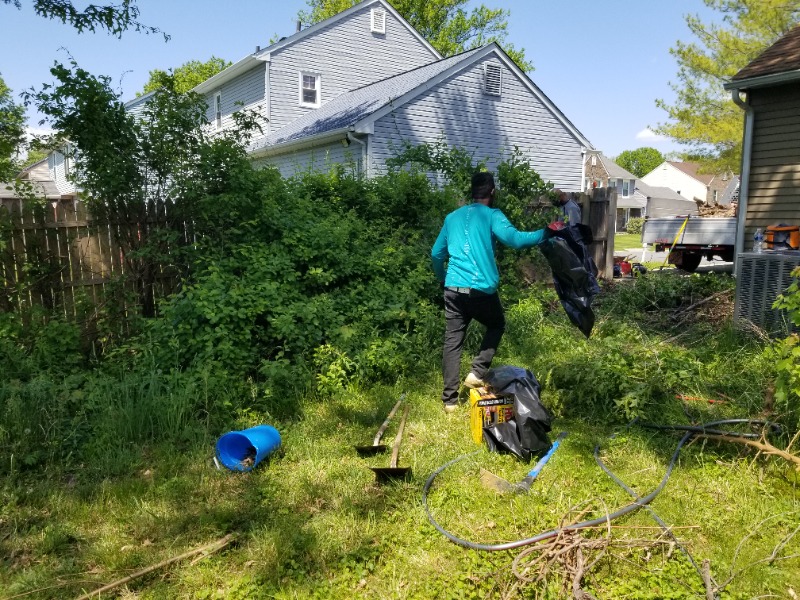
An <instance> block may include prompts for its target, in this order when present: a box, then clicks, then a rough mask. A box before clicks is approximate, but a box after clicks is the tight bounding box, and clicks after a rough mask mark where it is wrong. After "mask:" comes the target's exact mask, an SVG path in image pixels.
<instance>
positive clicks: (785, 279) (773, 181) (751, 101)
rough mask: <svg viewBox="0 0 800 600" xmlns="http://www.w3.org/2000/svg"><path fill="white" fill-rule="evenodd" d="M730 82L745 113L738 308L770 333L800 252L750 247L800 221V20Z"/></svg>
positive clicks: (738, 313)
mask: <svg viewBox="0 0 800 600" xmlns="http://www.w3.org/2000/svg"><path fill="white" fill-rule="evenodd" d="M725 88H726V89H727V90H730V92H731V95H732V97H733V101H734V102H736V104H738V105H739V106H740V107H741V108H742V109H743V110H744V117H745V118H744V138H743V143H742V181H741V186H740V188H739V221H738V227H737V234H736V253H737V260H736V279H737V290H736V309H735V311H736V312H735V314H736V317H737V319H747V320H751V321H753V322H755V323H756V324H759V325H761V326H762V327H764V328H765V329H767V330H770V331H771V330H774V329H775V328H777V327H778V326H779V325H780V320H781V319H782V316H780V315H776V312H777V311H773V310H772V309H771V305H772V302H773V301H774V300H775V295H776V294H777V293H779V292H781V291H783V290H784V289H785V288H786V286H787V285H788V284H789V283H790V282H791V280H792V279H791V276H790V274H791V270H792V268H793V267H795V266H798V265H800V253H797V252H780V253H778V252H764V253H761V254H756V253H753V252H748V251H749V250H751V244H752V240H753V234H754V232H755V230H756V228H761V229H762V230H764V229H765V228H766V227H768V226H770V225H777V224H780V223H786V224H789V225H800V25H799V26H795V27H794V28H793V29H792V30H790V31H789V32H788V33H787V34H786V35H784V36H783V37H782V38H780V39H779V40H778V41H777V42H775V43H774V44H773V45H772V46H770V47H769V48H767V49H766V50H765V51H764V52H763V53H762V54H761V55H760V56H758V57H757V58H756V59H755V60H753V61H752V62H751V63H750V64H748V65H747V66H746V67H744V68H743V69H742V70H740V71H739V72H738V73H737V74H736V75H734V76H733V78H732V79H731V81H730V82H728V83H726V84H725Z"/></svg>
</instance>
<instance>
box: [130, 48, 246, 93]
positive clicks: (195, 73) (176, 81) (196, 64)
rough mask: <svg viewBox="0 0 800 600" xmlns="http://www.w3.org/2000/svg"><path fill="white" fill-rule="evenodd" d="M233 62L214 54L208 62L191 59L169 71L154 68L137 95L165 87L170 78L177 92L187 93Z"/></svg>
mask: <svg viewBox="0 0 800 600" xmlns="http://www.w3.org/2000/svg"><path fill="white" fill-rule="evenodd" d="M231 64H232V63H231V62H230V61H227V60H225V59H222V58H217V57H216V56H212V57H211V58H209V59H208V60H207V61H206V62H200V61H199V60H190V61H189V62H185V63H183V64H182V65H181V66H180V67H178V68H177V69H170V72H169V73H167V72H166V71H162V70H161V69H153V70H152V71H150V79H148V81H147V83H146V84H144V89H143V90H142V92H141V93H139V94H137V96H141V95H142V94H147V93H148V92H154V91H155V90H157V89H159V88H160V87H163V86H164V84H165V82H167V81H168V80H169V82H170V84H171V85H172V86H173V87H174V89H175V91H176V92H178V93H186V92H188V91H189V90H191V89H193V88H194V87H195V86H197V85H199V84H201V83H203V82H204V81H205V80H206V79H208V78H209V77H213V76H214V75H216V74H217V73H219V72H220V71H223V70H225V69H227V68H228V67H229V66H231Z"/></svg>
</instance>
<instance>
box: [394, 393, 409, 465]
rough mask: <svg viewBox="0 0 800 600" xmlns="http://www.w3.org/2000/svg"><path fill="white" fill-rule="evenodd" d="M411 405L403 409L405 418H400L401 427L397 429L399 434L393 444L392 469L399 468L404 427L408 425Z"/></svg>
mask: <svg viewBox="0 0 800 600" xmlns="http://www.w3.org/2000/svg"><path fill="white" fill-rule="evenodd" d="M408 409H409V405H408V404H406V407H405V408H404V409H403V418H402V419H400V427H399V428H398V429H397V435H396V436H395V437H394V446H392V460H391V461H390V462H389V468H390V469H396V468H397V458H398V457H399V456H400V440H402V439H403V429H405V426H406V417H407V416H408Z"/></svg>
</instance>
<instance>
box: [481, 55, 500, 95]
mask: <svg viewBox="0 0 800 600" xmlns="http://www.w3.org/2000/svg"><path fill="white" fill-rule="evenodd" d="M483 91H484V93H486V94H490V95H492V96H499V95H500V92H502V91H503V69H502V67H501V66H500V65H498V64H496V63H486V64H485V65H483Z"/></svg>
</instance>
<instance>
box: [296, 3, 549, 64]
mask: <svg viewBox="0 0 800 600" xmlns="http://www.w3.org/2000/svg"><path fill="white" fill-rule="evenodd" d="M357 2H358V0H306V3H307V4H308V6H309V10H308V11H300V12H299V13H298V15H297V18H298V19H299V20H300V21H301V22H302V23H304V24H305V25H313V24H314V23H318V22H319V21H322V20H323V19H327V18H329V17H332V16H333V15H336V14H338V13H340V12H342V11H343V10H346V9H348V8H350V7H351V6H353V5H354V4H356V3H357ZM467 4H469V0H394V1H393V2H392V6H394V7H395V9H397V12H399V13H400V14H401V15H402V16H403V18H404V19H406V20H407V21H408V22H409V23H410V24H411V26H412V27H414V29H416V30H417V31H419V32H420V34H422V37H424V38H425V39H426V40H428V41H429V42H430V44H431V45H432V46H433V47H434V48H436V49H437V50H438V51H439V52H440V53H441V54H442V55H443V56H452V55H453V54H458V53H459V52H463V51H465V50H470V49H472V48H478V47H480V46H483V45H485V44H488V43H489V42H498V43H501V44H502V42H504V40H505V39H506V37H507V35H508V17H509V15H510V12H509V11H508V10H504V9H502V8H497V9H493V8H487V7H486V6H484V5H483V4H481V5H480V6H477V7H475V8H473V9H472V12H467V10H466V8H465V6H466V5H467ZM503 49H504V50H505V51H506V52H507V53H508V55H509V56H510V57H511V58H512V59H513V60H514V62H515V63H517V65H519V67H520V68H521V69H522V70H524V71H532V70H533V64H532V63H530V62H528V61H526V60H525V51H524V50H522V49H520V50H517V49H515V48H514V47H513V45H511V44H503Z"/></svg>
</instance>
